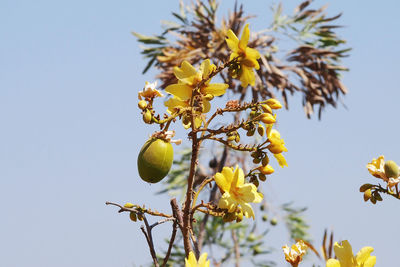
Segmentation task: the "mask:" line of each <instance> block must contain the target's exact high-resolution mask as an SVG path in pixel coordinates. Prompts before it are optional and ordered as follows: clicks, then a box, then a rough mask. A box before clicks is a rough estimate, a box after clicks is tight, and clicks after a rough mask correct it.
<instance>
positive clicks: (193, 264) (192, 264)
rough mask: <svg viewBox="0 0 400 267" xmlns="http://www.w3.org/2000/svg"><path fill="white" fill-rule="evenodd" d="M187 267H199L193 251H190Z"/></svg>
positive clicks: (186, 261)
mask: <svg viewBox="0 0 400 267" xmlns="http://www.w3.org/2000/svg"><path fill="white" fill-rule="evenodd" d="M185 267H197V260H196V256H195V255H194V253H193V251H190V252H189V257H188V259H185Z"/></svg>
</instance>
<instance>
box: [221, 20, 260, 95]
mask: <svg viewBox="0 0 400 267" xmlns="http://www.w3.org/2000/svg"><path fill="white" fill-rule="evenodd" d="M227 37H228V38H227V39H226V43H227V44H228V46H229V48H230V49H231V50H232V54H231V57H230V60H232V59H234V58H238V63H239V65H240V69H239V72H238V75H239V80H240V81H241V82H242V87H247V86H248V85H249V84H250V85H252V86H254V85H255V81H256V78H255V74H254V70H253V68H255V69H256V70H258V69H259V68H260V65H259V64H258V61H257V59H259V58H260V53H258V51H257V50H255V49H253V48H250V47H247V43H248V42H249V38H250V30H249V25H248V24H246V25H245V26H244V29H243V33H242V38H241V39H240V40H239V39H238V38H237V36H236V35H235V33H234V32H233V31H232V30H229V31H228V33H227ZM233 78H237V77H236V75H234V77H233Z"/></svg>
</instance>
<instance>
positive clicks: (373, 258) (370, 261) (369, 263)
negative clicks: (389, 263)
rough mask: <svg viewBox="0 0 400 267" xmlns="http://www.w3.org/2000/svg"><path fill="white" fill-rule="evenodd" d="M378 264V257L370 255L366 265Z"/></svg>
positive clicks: (367, 266)
mask: <svg viewBox="0 0 400 267" xmlns="http://www.w3.org/2000/svg"><path fill="white" fill-rule="evenodd" d="M375 264H376V257H375V256H370V257H369V258H368V259H367V260H366V261H365V262H364V267H374V266H375Z"/></svg>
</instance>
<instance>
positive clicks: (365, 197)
mask: <svg viewBox="0 0 400 267" xmlns="http://www.w3.org/2000/svg"><path fill="white" fill-rule="evenodd" d="M371 195H372V192H371V189H367V190H365V192H364V201H365V202H367V201H368V200H369V199H371Z"/></svg>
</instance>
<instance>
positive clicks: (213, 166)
mask: <svg viewBox="0 0 400 267" xmlns="http://www.w3.org/2000/svg"><path fill="white" fill-rule="evenodd" d="M217 164H218V161H217V159H216V158H215V157H214V158H213V159H212V160H210V162H209V163H208V166H210V168H212V169H214V168H216V167H217Z"/></svg>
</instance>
